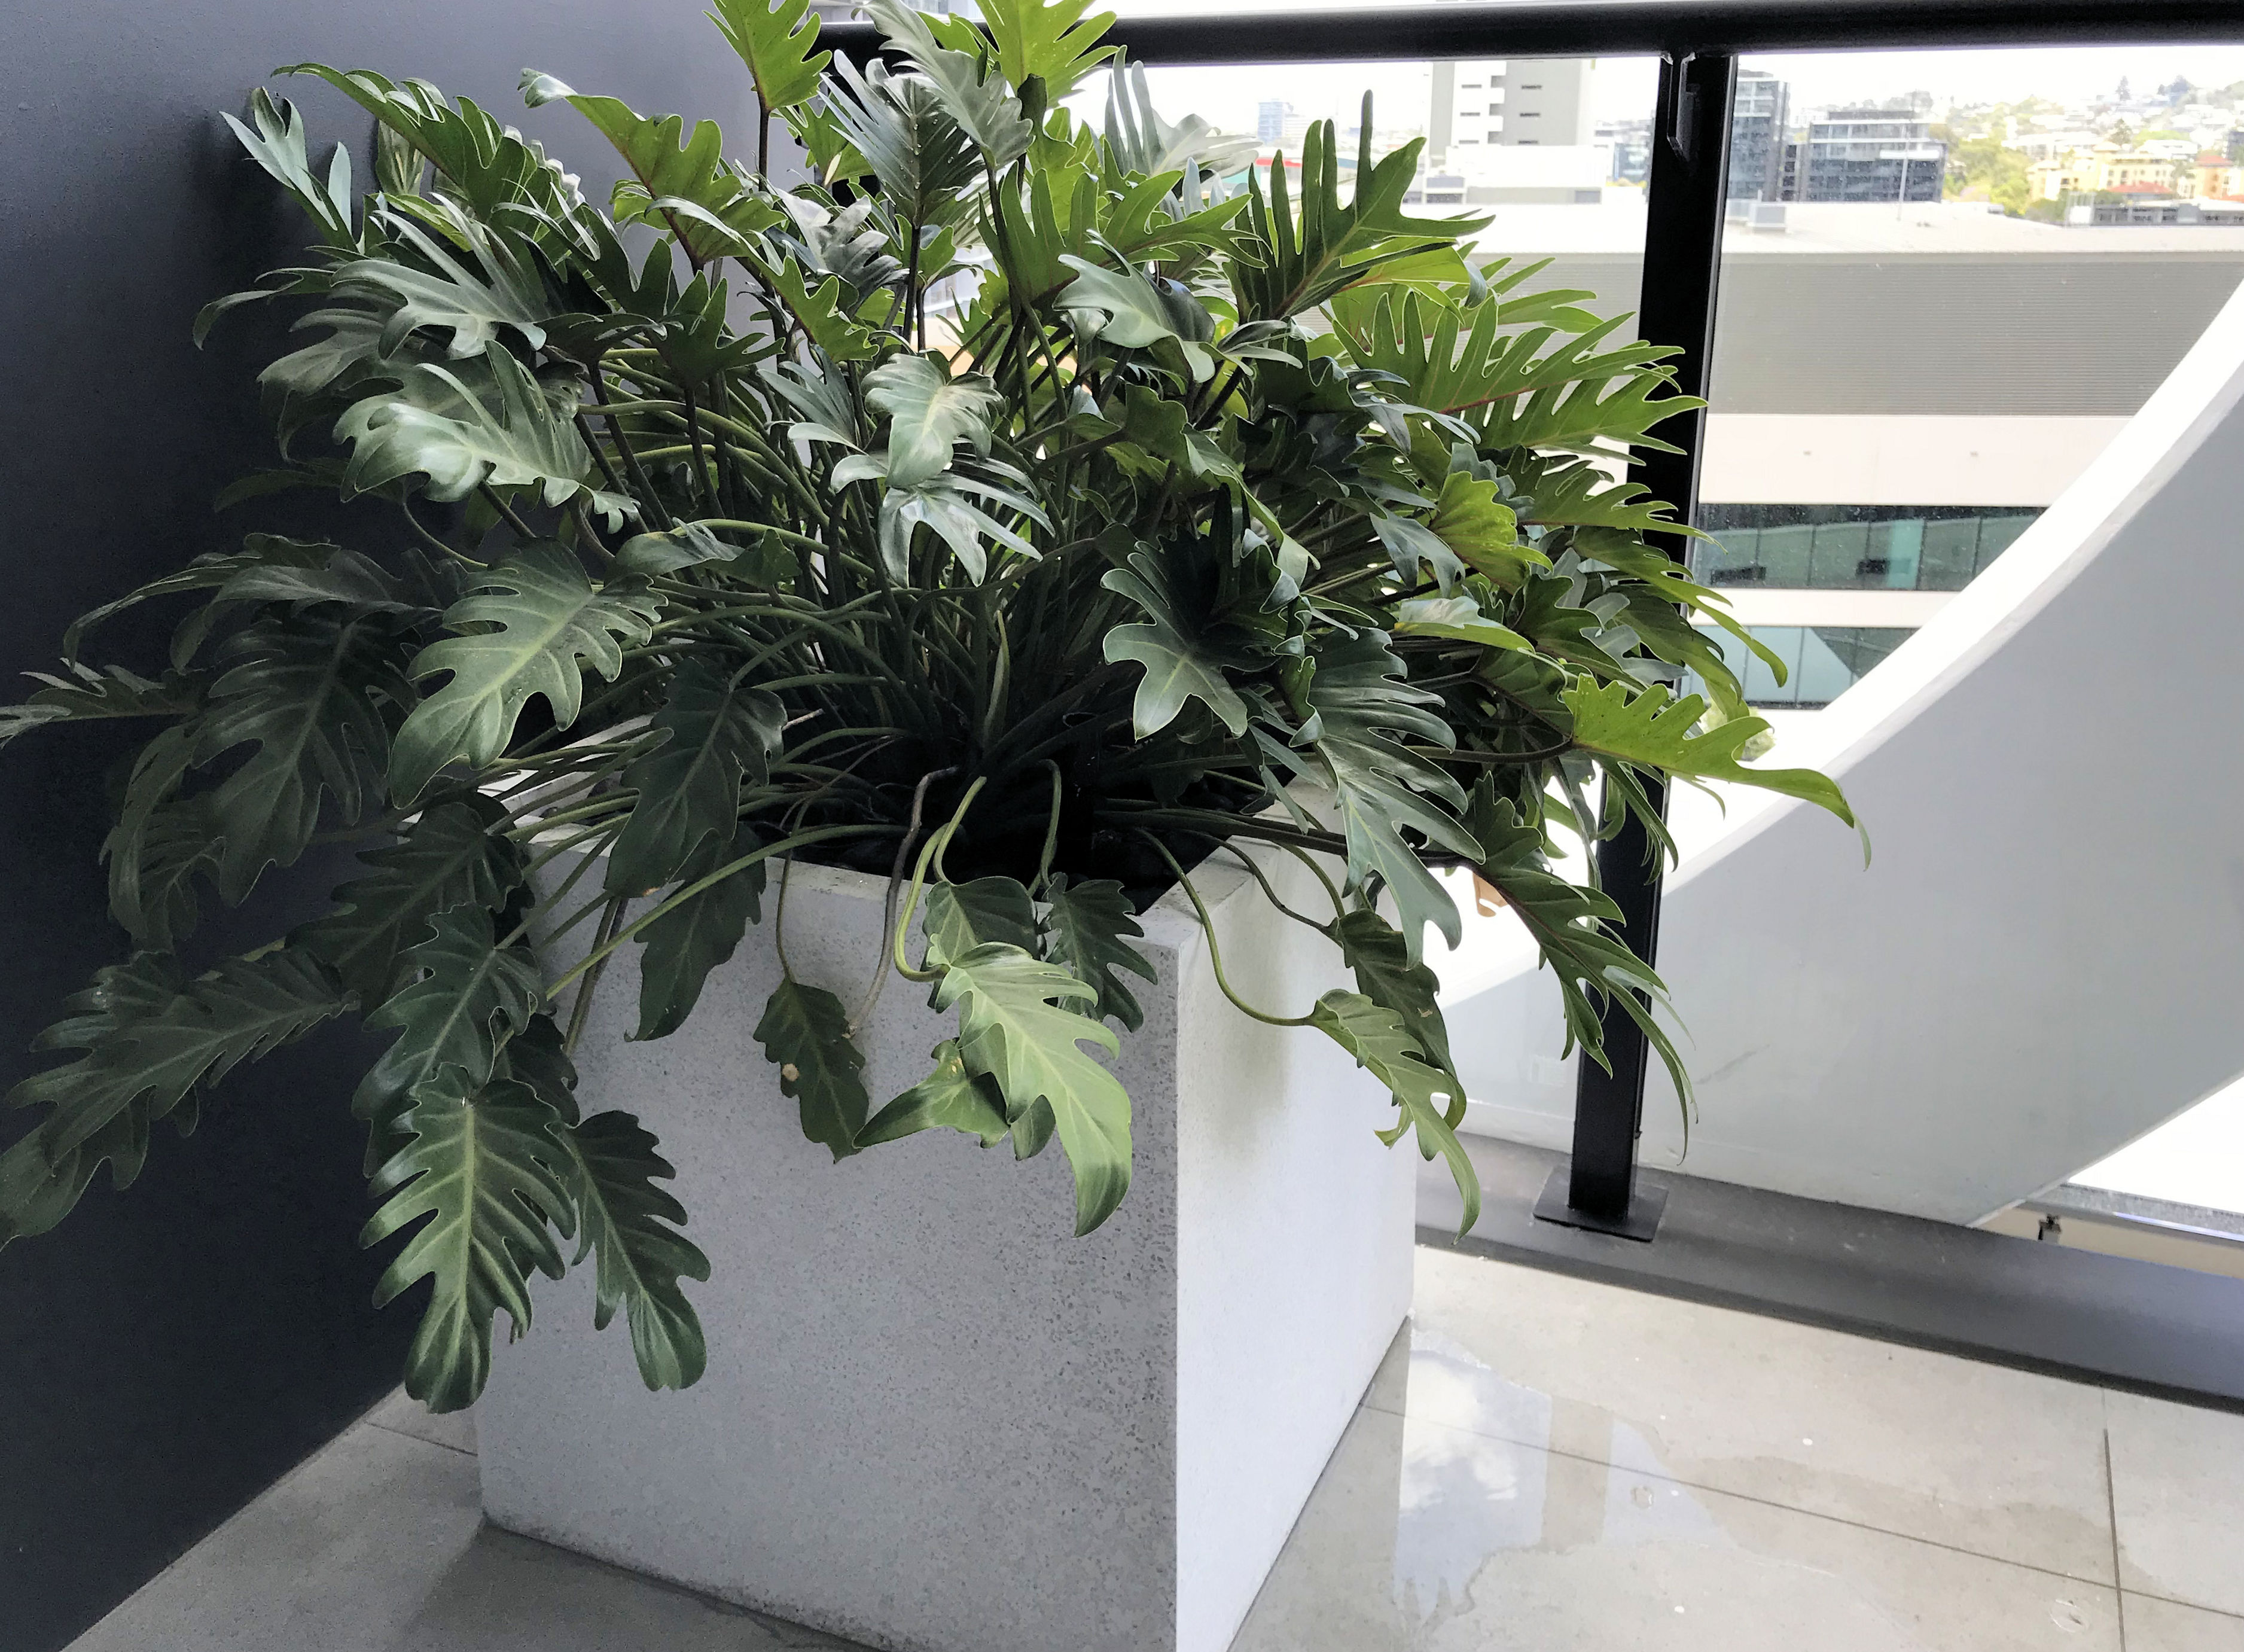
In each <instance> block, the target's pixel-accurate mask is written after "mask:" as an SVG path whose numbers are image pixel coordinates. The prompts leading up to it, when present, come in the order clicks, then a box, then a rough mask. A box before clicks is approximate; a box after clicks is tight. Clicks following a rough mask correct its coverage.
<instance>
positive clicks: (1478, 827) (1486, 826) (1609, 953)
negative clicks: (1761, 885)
mask: <svg viewBox="0 0 2244 1652" xmlns="http://www.w3.org/2000/svg"><path fill="white" fill-rule="evenodd" d="M1472 813H1473V821H1472V826H1473V833H1474V836H1477V837H1478V838H1479V839H1480V841H1481V844H1482V852H1481V854H1480V856H1478V858H1477V863H1476V864H1475V866H1474V868H1473V870H1475V871H1476V872H1477V874H1478V875H1479V876H1480V877H1481V878H1482V879H1483V880H1484V881H1485V882H1486V883H1487V884H1489V885H1490V887H1491V888H1493V889H1495V890H1497V893H1499V894H1500V895H1502V896H1503V897H1504V904H1505V905H1506V906H1507V907H1509V908H1510V909H1511V911H1512V912H1513V913H1514V914H1516V915H1517V917H1518V918H1519V921H1520V922H1521V923H1522V924H1524V925H1525V926H1526V929H1527V932H1528V934H1529V935H1530V936H1531V938H1533V939H1534V942H1535V944H1536V946H1537V948H1538V950H1539V951H1540V952H1541V953H1542V956H1543V962H1544V963H1545V964H1547V965H1550V967H1551V973H1552V974H1553V975H1555V976H1556V977H1557V978H1558V996H1559V1000H1560V1003H1561V1005H1562V1006H1563V1009H1564V1012H1565V1018H1566V1047H1567V1049H1568V1050H1570V1051H1571V1049H1572V1048H1573V1047H1574V1046H1575V1045H1576V1044H1579V1045H1580V1046H1582V1049H1583V1051H1584V1053H1586V1054H1587V1055H1588V1056H1589V1058H1590V1059H1591V1060H1593V1061H1595V1062H1596V1063H1597V1064H1598V1065H1599V1066H1602V1067H1604V1068H1605V1070H1606V1071H1607V1072H1611V1071H1612V1062H1611V1061H1610V1060H1608V1059H1607V1057H1606V1055H1605V1033H1604V1022H1603V1019H1602V1016H1601V1013H1600V1012H1601V1011H1602V1009H1603V1007H1604V1006H1605V1005H1606V1004H1607V1003H1608V1002H1612V1003H1617V1004H1619V1005H1620V1006H1621V1008H1622V1009H1623V1010H1624V1011H1626V1012H1627V1014H1628V1016H1629V1019H1632V1021H1634V1022H1635V1023H1636V1024H1637V1026H1638V1027H1639V1028H1640V1029H1641V1030H1642V1032H1643V1033H1644V1036H1645V1039H1646V1042H1647V1043H1648V1044H1650V1045H1651V1046H1652V1048H1653V1050H1654V1051H1656V1052H1658V1053H1659V1060H1660V1064H1661V1065H1662V1066H1665V1067H1666V1069H1667V1074H1668V1077H1669V1078H1671V1079H1672V1080H1674V1083H1675V1093H1676V1094H1677V1095H1679V1096H1680V1097H1681V1098H1682V1100H1683V1104H1684V1107H1685V1108H1686V1118H1687V1116H1688V1114H1687V1109H1688V1108H1689V1107H1690V1106H1691V1075H1690V1073H1689V1072H1688V1071H1687V1070H1686V1068H1685V1067H1684V1065H1683V1058H1682V1055H1681V1053H1680V1052H1679V1051H1678V1050H1677V1049H1676V1047H1675V1041H1674V1039H1673V1038H1672V1037H1671V1036H1670V1035H1669V1033H1668V1031H1667V1029H1666V1027H1665V1026H1661V1025H1660V1023H1659V1020H1658V1019H1656V1018H1655V1017H1654V1016H1653V1006H1655V1005H1656V1006H1658V1007H1659V1009H1661V1010H1667V1009H1668V1008H1669V1006H1668V1003H1667V988H1666V985H1665V984H1664V983H1663V982H1662V981H1661V980H1660V978H1659V976H1658V974H1656V973H1655V972H1653V969H1652V968H1651V966H1650V965H1646V963H1645V962H1644V961H1643V960H1642V959H1641V958H1638V957H1637V956H1636V955H1635V954H1634V953H1633V952H1632V951H1629V950H1628V948H1627V946H1626V945H1625V944H1623V943H1622V942H1621V941H1620V939H1619V937H1618V933H1617V931H1618V930H1619V924H1620V921H1621V912H1620V908H1619V907H1618V906H1616V905H1614V904H1613V903H1612V898H1611V897H1608V896H1606V895H1605V894H1603V893H1601V892H1600V891H1599V890H1592V889H1582V888H1579V887H1578V886H1577V885H1575V884H1570V883H1568V882H1567V881H1566V880H1565V878H1563V877H1559V876H1558V875H1557V874H1556V873H1554V872H1553V871H1551V868H1550V865H1549V863H1547V862H1546V861H1545V859H1544V853H1543V834H1542V833H1541V832H1540V831H1539V830H1538V829H1536V828H1535V827H1533V826H1530V825H1526V824H1524V823H1522V822H1521V821H1520V818H1519V815H1518V811H1517V809H1515V808H1514V807H1513V806H1512V803H1511V799H1509V798H1498V797H1497V796H1496V793H1495V788H1494V783H1493V782H1490V781H1484V782H1481V784H1480V785H1479V786H1478V787H1477V789H1475V791H1474V794H1473V810H1472Z"/></svg>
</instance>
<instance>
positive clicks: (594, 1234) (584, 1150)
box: [547, 1113, 709, 1391]
mask: <svg viewBox="0 0 2244 1652" xmlns="http://www.w3.org/2000/svg"><path fill="white" fill-rule="evenodd" d="M547 1129H548V1130H549V1131H550V1132H551V1134H552V1135H553V1137H554V1139H555V1140H556V1141H559V1142H560V1143H561V1145H562V1148H564V1151H565V1152H566V1153H567V1154H568V1159H569V1165H568V1169H569V1192H570V1195H571V1199H572V1200H573V1202H575V1204H576V1207H577V1215H578V1219H579V1221H580V1222H581V1224H582V1238H581V1242H580V1246H579V1249H578V1253H577V1257H576V1260H577V1261H578V1262H582V1261H584V1259H585V1255H586V1254H587V1253H588V1252H589V1253H590V1254H591V1256H593V1257H594V1258H595V1259H596V1264H597V1269H596V1281H597V1283H596V1287H595V1289H596V1291H597V1296H596V1298H595V1300H596V1304H597V1305H596V1306H595V1307H594V1309H593V1311H592V1328H593V1329H594V1330H606V1329H607V1327H608V1322H609V1321H611V1320H612V1319H613V1318H614V1317H616V1312H617V1310H618V1309H620V1310H623V1313H624V1316H625V1320H626V1321H627V1322H628V1324H630V1326H631V1339H632V1353H633V1355H635V1356H636V1357H637V1358H638V1360H639V1377H640V1378H641V1379H642V1380H643V1381H644V1382H645V1384H646V1385H647V1388H648V1390H649V1391H656V1390H659V1389H664V1388H691V1387H692V1386H693V1385H694V1384H695V1383H697V1382H699V1381H700V1379H701V1373H702V1371H703V1370H704V1368H706V1365H707V1364H708V1361H709V1356H708V1344H707V1341H706V1338H705V1337H703V1335H702V1333H701V1320H700V1316H698V1315H697V1314H695V1313H694V1311H693V1303H690V1302H688V1301H686V1293H685V1291H684V1290H681V1289H680V1288H679V1280H681V1279H702V1280H706V1278H708V1276H709V1258H708V1257H707V1256H704V1255H703V1254H702V1253H701V1249H700V1246H698V1245H696V1244H694V1243H693V1241H691V1240H689V1239H687V1238H686V1236H685V1235H683V1234H681V1233H679V1231H678V1229H679V1228H681V1227H683V1226H685V1224H686V1209H685V1207H684V1206H682V1205H680V1204H679V1202H678V1201H677V1200H676V1199H675V1198H673V1197H672V1196H671V1195H670V1194H669V1192H668V1191H667V1190H666V1189H665V1188H659V1187H657V1186H656V1185H655V1184H656V1183H657V1182H658V1181H668V1180H670V1179H671V1178H672V1177H673V1176H675V1175H677V1174H678V1173H677V1172H676V1171H675V1170H673V1169H672V1168H671V1167H670V1165H669V1162H668V1161H666V1160H665V1159H664V1158H663V1157H662V1156H661V1154H659V1153H657V1152H656V1151H655V1148H657V1146H658V1145H659V1144H658V1143H657V1142H656V1141H655V1139H654V1136H653V1135H652V1133H650V1132H649V1131H648V1130H646V1129H645V1127H642V1126H641V1125H640V1123H639V1121H638V1120H637V1119H635V1118H633V1117H632V1115H631V1114H628V1113H598V1114H593V1115H592V1116H591V1118H589V1119H586V1120H585V1121H584V1122H583V1123H582V1124H577V1125H570V1124H567V1123H564V1122H562V1121H558V1120H556V1121H554V1122H553V1123H551V1124H550V1125H548V1126H547Z"/></svg>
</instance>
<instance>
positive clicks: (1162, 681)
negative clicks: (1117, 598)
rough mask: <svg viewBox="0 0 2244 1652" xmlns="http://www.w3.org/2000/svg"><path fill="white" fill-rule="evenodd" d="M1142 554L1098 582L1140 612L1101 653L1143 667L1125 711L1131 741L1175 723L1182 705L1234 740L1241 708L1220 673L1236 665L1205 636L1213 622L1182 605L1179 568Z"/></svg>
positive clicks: (1242, 720) (1109, 636) (1243, 724)
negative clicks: (1200, 709) (1202, 709)
mask: <svg viewBox="0 0 2244 1652" xmlns="http://www.w3.org/2000/svg"><path fill="white" fill-rule="evenodd" d="M1173 562H1174V559H1166V560H1165V559H1163V558H1161V557H1159V556H1157V555H1155V554H1154V553H1152V552H1149V551H1133V552H1131V553H1130V566H1129V568H1126V569H1125V568H1110V569H1109V570H1107V572H1105V574H1104V575H1103V576H1101V578H1100V579H1099V584H1100V585H1102V586H1105V587H1106V589H1107V590H1109V591H1112V592H1116V593H1117V594H1118V595H1121V596H1125V597H1127V598H1129V599H1130V600H1131V601H1132V602H1134V603H1136V604H1137V605H1138V606H1139V607H1140V608H1143V609H1144V610H1145V611H1146V614H1147V615H1148V616H1149V619H1148V621H1147V622H1146V623H1145V624H1141V625H1129V626H1115V627H1114V628H1113V629H1112V631H1110V632H1108V633H1106V639H1105V642H1104V643H1103V644H1101V645H1100V653H1101V654H1102V655H1103V656H1104V657H1105V659H1106V660H1108V661H1109V662H1110V663H1112V662H1115V661H1119V660H1135V661H1136V662H1137V663H1138V664H1139V665H1141V666H1143V667H1145V668H1146V674H1145V676H1144V677H1142V678H1141V679H1139V683H1138V692H1137V697H1136V699H1135V700H1134V701H1132V706H1131V714H1130V715H1131V727H1132V731H1133V732H1134V733H1135V734H1136V735H1137V736H1138V738H1139V739H1140V740H1143V739H1145V738H1146V737H1147V736H1148V735H1156V734H1159V732H1160V731H1161V730H1162V729H1164V728H1167V727H1168V726H1169V725H1170V724H1171V723H1172V722H1174V721H1176V718H1177V714H1178V713H1179V712H1181V711H1182V710H1183V709H1184V708H1185V702H1186V701H1188V700H1197V701H1200V703H1201V704H1202V705H1205V706H1206V708H1208V709H1209V710H1210V711H1212V712H1213V713H1214V714H1215V715H1216V716H1217V718H1218V719H1220V721H1221V722H1222V724H1223V726H1224V727H1225V728H1228V729H1229V730H1230V731H1231V732H1232V733H1233V734H1234V735H1238V734H1243V733H1245V732H1246V729H1247V702H1246V701H1244V700H1242V699H1241V698H1240V694H1239V691H1238V690H1237V689H1236V688H1234V687H1232V686H1231V682H1230V680H1229V679H1228V678H1227V677H1226V676H1225V675H1224V667H1226V666H1227V665H1231V664H1235V663H1243V662H1242V661H1240V660H1238V658H1237V655H1236V652H1235V651H1234V650H1232V649H1229V648H1226V647H1222V646H1220V644H1218V643H1217V642H1215V641H1214V640H1212V639H1211V638H1210V637H1209V636H1208V635H1207V630H1208V628H1209V627H1208V625H1207V621H1208V620H1209V619H1210V618H1212V616H1209V615H1206V614H1205V613H1196V612H1193V609H1192V608H1191V607H1188V606H1187V603H1188V601H1189V599H1190V596H1191V594H1193V593H1189V592H1186V591H1184V590H1181V589H1179V584H1180V580H1179V573H1180V572H1181V571H1180V570H1179V569H1178V568H1176V567H1174V566H1173Z"/></svg>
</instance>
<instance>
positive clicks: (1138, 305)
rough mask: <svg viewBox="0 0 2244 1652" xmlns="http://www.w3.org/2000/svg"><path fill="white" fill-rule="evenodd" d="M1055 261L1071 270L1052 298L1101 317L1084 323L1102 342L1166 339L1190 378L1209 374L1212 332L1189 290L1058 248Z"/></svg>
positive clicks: (1200, 379)
mask: <svg viewBox="0 0 2244 1652" xmlns="http://www.w3.org/2000/svg"><path fill="white" fill-rule="evenodd" d="M1060 262H1061V263H1063V264H1065V265H1066V266H1067V267H1069V268H1070V269H1071V270H1073V271H1074V272H1075V279H1074V280H1073V281H1071V282H1069V283H1068V285H1067V286H1066V287H1065V288H1064V289H1063V290H1062V291H1061V292H1060V294H1059V295H1058V297H1057V298H1055V299H1054V300H1053V302H1054V303H1055V304H1057V305H1058V306H1059V307H1060V308H1063V309H1067V310H1075V311H1079V312H1081V313H1083V314H1085V315H1092V316H1098V317H1103V318H1104V319H1103V320H1098V321H1094V322H1092V325H1091V326H1090V328H1088V329H1086V330H1089V331H1091V332H1093V333H1095V334H1096V335H1097V336H1098V338H1099V340H1100V341H1101V342H1105V343H1108V344H1119V345H1121V346H1123V347H1124V348H1125V349H1146V348H1148V347H1150V346H1152V345H1155V344H1159V343H1160V342H1162V341H1163V340H1167V341H1169V342H1173V343H1174V344H1175V345H1176V347H1177V348H1178V349H1179V350H1181V351H1182V352H1183V353H1184V359H1185V364H1186V367H1187V369H1189V370H1190V371H1191V374H1192V378H1193V383H1195V384H1199V383H1206V380H1207V379H1208V378H1210V377H1211V376H1213V374H1214V372H1215V357H1214V356H1213V355H1211V354H1209V352H1208V349H1207V346H1206V340H1207V339H1209V338H1211V337H1213V335H1214V324H1213V322H1211V321H1210V320H1209V319H1208V315H1207V312H1206V310H1205V309H1204V308H1201V306H1200V302H1199V301H1198V300H1196V299H1194V298H1193V296H1192V295H1190V294H1189V293H1186V292H1184V291H1183V290H1182V289H1179V290H1178V291H1176V292H1174V293H1167V292H1164V291H1162V290H1161V289H1160V288H1156V287H1155V286H1154V284H1153V283H1152V281H1149V280H1148V279H1147V278H1146V276H1144V275H1143V274H1139V272H1138V271H1137V270H1136V269H1132V270H1129V271H1127V272H1126V273H1118V272H1116V271H1114V270H1111V269H1107V268H1105V267H1102V266H1100V265H1098V264H1094V263H1092V262H1090V261H1088V260H1086V259H1081V258H1078V257H1076V256H1075V254H1072V253H1065V254H1061V256H1060Z"/></svg>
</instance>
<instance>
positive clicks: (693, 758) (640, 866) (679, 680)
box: [606, 660, 787, 895]
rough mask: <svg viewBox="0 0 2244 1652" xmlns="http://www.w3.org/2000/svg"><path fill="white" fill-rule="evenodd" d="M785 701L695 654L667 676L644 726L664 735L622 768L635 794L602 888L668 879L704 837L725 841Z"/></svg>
mask: <svg viewBox="0 0 2244 1652" xmlns="http://www.w3.org/2000/svg"><path fill="white" fill-rule="evenodd" d="M786 721H787V708H786V707H785V706H784V705H783V704H782V703H781V701H780V699H779V697H778V696H777V695H775V694H767V693H766V692H765V691H764V690H762V689H760V688H754V687H749V686H748V685H747V683H746V682H744V681H742V680H740V677H739V675H738V674H727V673H725V672H722V671H720V670H719V669H718V668H717V667H714V666H713V665H710V664H708V663H707V662H706V661H704V660H687V661H686V663H685V664H683V665H682V666H680V667H679V669H678V673H677V674H676V675H675V676H673V678H672V679H671V683H670V694H669V698H668V699H667V700H666V701H664V703H663V707H662V709H661V710H660V711H659V712H657V713H655V714H654V721H653V724H652V727H653V728H654V729H656V730H658V731H659V732H661V733H663V734H665V735H668V736H669V738H668V739H667V740H666V741H664V742H663V743H662V744H661V745H659V746H657V747H655V748H653V749H652V751H649V752H648V753H647V754H646V755H644V756H642V757H639V758H635V759H634V760H633V761H632V763H631V764H630V766H629V767H627V768H625V770H624V775H623V781H624V784H625V785H626V786H628V787H630V788H632V789H633V790H635V791H636V792H638V794H639V800H638V801H637V802H635V803H633V804H632V811H631V814H630V816H629V817H628V818H627V819H626V820H625V823H624V829H623V833H622V835H621V836H618V838H617V839H616V841H615V843H614V844H613V846H612V847H611V848H610V850H608V867H607V878H606V884H607V889H608V892H609V893H610V894H616V895H621V894H640V893H643V892H645V890H651V889H653V888H655V887H656V886H657V885H659V884H666V883H668V882H669V881H670V880H671V879H672V878H673V877H675V876H676V875H677V873H678V870H679V868H681V867H682V866H684V865H685V864H686V861H687V860H688V859H689V858H690V857H691V856H693V853H694V851H695V850H697V849H699V848H700V846H701V845H702V843H704V841H705V840H706V839H709V838H715V839H717V840H718V841H719V842H720V843H731V842H732V841H733V829H734V827H735V825H736V823H737V820H738V816H739V815H740V782H741V781H742V779H743V778H744V777H745V778H747V781H748V782H749V783H750V784H752V785H760V784H762V783H763V781H764V779H765V769H766V764H767V762H768V760H769V757H770V755H771V754H772V753H774V752H775V751H777V750H778V749H779V743H780V730H781V728H782V726H783V725H784V724H785V723H786Z"/></svg>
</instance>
